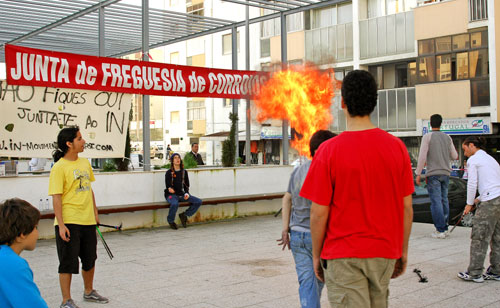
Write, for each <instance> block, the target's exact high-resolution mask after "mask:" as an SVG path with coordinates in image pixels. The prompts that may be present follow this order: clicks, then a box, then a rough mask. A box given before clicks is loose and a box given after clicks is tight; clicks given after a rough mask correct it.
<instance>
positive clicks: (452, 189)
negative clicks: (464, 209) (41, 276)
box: [448, 178, 462, 193]
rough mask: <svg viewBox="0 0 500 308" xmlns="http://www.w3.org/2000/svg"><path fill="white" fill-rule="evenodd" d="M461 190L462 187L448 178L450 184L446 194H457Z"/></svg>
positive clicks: (454, 180)
mask: <svg viewBox="0 0 500 308" xmlns="http://www.w3.org/2000/svg"><path fill="white" fill-rule="evenodd" d="M461 189H462V185H460V183H458V181H457V180H456V179H454V178H450V182H449V184H448V192H449V193H455V192H459V191H460V190H461Z"/></svg>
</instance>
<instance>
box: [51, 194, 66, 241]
mask: <svg viewBox="0 0 500 308" xmlns="http://www.w3.org/2000/svg"><path fill="white" fill-rule="evenodd" d="M52 206H53V207H54V215H55V216H56V219H57V224H58V225H59V236H60V237H61V238H62V240H63V241H65V242H69V237H70V233H69V230H68V228H67V227H66V225H65V224H64V219H63V215H62V194H56V195H52Z"/></svg>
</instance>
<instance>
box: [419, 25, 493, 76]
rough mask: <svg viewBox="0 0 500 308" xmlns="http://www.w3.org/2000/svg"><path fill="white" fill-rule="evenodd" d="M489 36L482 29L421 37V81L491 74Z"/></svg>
mask: <svg viewBox="0 0 500 308" xmlns="http://www.w3.org/2000/svg"><path fill="white" fill-rule="evenodd" d="M487 39H488V32H487V31H479V32H472V33H463V34H457V35H453V36H444V37H439V38H435V39H429V40H422V41H419V42H418V53H419V58H418V61H417V63H418V82H419V83H427V82H434V80H435V81H452V80H466V79H484V78H488V76H489V59H488V40H487ZM433 59H434V61H433ZM434 64H435V66H434ZM434 67H435V70H434ZM432 74H435V75H434V76H432Z"/></svg>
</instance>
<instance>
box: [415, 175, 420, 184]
mask: <svg viewBox="0 0 500 308" xmlns="http://www.w3.org/2000/svg"><path fill="white" fill-rule="evenodd" d="M415 183H417V186H420V175H417V178H416V179H415Z"/></svg>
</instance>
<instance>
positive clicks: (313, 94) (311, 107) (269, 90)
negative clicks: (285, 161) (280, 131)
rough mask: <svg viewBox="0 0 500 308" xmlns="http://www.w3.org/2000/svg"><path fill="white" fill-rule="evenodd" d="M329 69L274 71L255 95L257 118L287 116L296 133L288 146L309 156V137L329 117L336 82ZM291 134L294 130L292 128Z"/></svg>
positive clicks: (324, 126) (329, 120)
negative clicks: (321, 70)
mask: <svg viewBox="0 0 500 308" xmlns="http://www.w3.org/2000/svg"><path fill="white" fill-rule="evenodd" d="M330 76H333V72H332V71H323V72H320V71H319V70H318V69H317V68H315V67H312V66H304V67H292V68H290V69H287V70H283V71H279V72H276V73H275V74H274V75H272V77H271V78H270V79H269V80H268V81H267V82H266V83H265V84H264V85H263V86H262V87H261V89H260V93H259V94H258V95H257V97H256V98H255V104H256V106H257V107H258V109H259V112H258V114H257V120H258V121H259V122H261V123H262V122H263V121H265V120H267V119H281V120H288V121H289V123H290V127H292V128H293V129H294V130H295V131H296V132H297V133H298V137H296V138H295V140H292V142H291V146H292V147H293V148H294V149H296V150H297V151H298V152H299V154H300V155H303V156H307V157H310V152H309V140H311V137H312V135H313V134H314V133H315V132H316V131H317V130H320V129H328V126H329V124H330V122H331V121H332V115H331V113H330V105H331V103H332V98H333V96H334V88H335V86H337V82H336V81H335V79H334V78H333V77H330ZM292 134H293V131H292Z"/></svg>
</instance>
